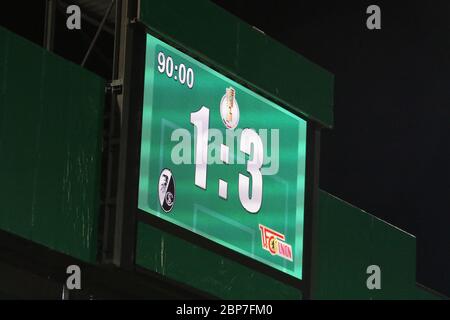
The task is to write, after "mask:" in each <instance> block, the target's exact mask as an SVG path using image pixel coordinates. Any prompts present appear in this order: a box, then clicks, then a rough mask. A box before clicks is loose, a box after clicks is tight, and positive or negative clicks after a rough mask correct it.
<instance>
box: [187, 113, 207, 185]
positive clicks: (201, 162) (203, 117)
mask: <svg viewBox="0 0 450 320" xmlns="http://www.w3.org/2000/svg"><path fill="white" fill-rule="evenodd" d="M191 123H192V124H193V125H194V126H195V129H196V131H197V132H196V134H195V137H196V140H197V141H195V159H194V163H195V185H196V186H199V187H200V188H202V189H206V174H207V172H206V170H207V163H208V130H209V109H208V108H206V107H201V108H200V110H198V111H197V112H193V113H191Z"/></svg>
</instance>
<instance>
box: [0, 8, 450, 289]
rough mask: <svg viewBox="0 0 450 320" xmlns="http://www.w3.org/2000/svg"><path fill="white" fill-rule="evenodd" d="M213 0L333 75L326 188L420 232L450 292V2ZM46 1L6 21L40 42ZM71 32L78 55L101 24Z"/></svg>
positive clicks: (425, 273) (425, 270) (428, 272)
mask: <svg viewBox="0 0 450 320" xmlns="http://www.w3.org/2000/svg"><path fill="white" fill-rule="evenodd" d="M214 2H216V3H217V4H219V5H221V6H222V7H224V8H225V9H226V10H228V11H230V12H231V13H233V14H235V15H236V16H238V17H240V18H241V19H243V20H245V21H247V22H248V23H250V24H251V25H254V26H256V27H258V28H259V29H261V30H263V31H264V32H265V33H266V34H268V35H270V36H272V37H273V38H275V39H277V40H279V41H280V42H282V43H284V44H285V45H287V46H288V47H290V48H292V49H294V50H296V51H297V52H299V53H300V54H302V55H304V56H305V57H307V58H308V59H310V60H311V61H313V62H315V63H317V64H319V65H321V66H322V67H324V68H326V69H327V70H329V71H330V72H332V73H333V74H334V75H335V106H334V110H335V127H334V129H333V130H324V131H323V133H322V150H321V170H320V174H321V177H320V186H321V188H322V189H324V190H326V191H328V192H330V193H332V194H334V195H336V196H338V197H340V198H342V199H344V200H346V201H348V202H350V203H352V204H354V205H356V206H358V207H360V208H362V209H364V210H366V211H368V212H370V213H372V214H374V215H376V216H377V217H380V218H381V219H384V220H386V221H388V222H389V223H391V224H394V225H396V226H398V227H400V228H402V229H404V230H406V231H408V232H410V233H412V234H414V235H416V237H417V246H418V247H417V280H418V281H419V282H420V283H422V284H424V285H426V286H428V287H431V288H433V289H436V290H438V291H440V292H442V293H444V294H446V295H447V296H450V232H449V231H450V169H449V164H450V1H448V0H446V1H444V0H433V1H425V0H421V1H373V2H368V1H364V0H360V1H349V0H348V1H345V2H344V1H333V2H332V1H326V2H325V1H289V2H288V1H271V2H264V3H262V2H261V1H258V2H256V1H242V0H215V1H214ZM42 3H43V1H33V2H30V5H29V7H28V11H27V12H22V13H21V16H20V17H18V16H17V15H14V14H13V12H19V9H21V7H20V6H21V5H20V3H19V2H17V4H13V3H12V2H10V3H9V8H10V9H9V10H6V9H5V8H6V6H5V5H2V15H1V21H0V22H1V23H0V25H4V26H6V27H8V28H9V29H12V30H13V31H15V32H16V33H19V34H20V35H22V36H25V37H27V38H29V39H30V40H32V41H35V42H38V43H41V42H42V39H41V37H42V30H43V28H42V26H43V17H44V11H43V6H42ZM343 3H345V5H344V4H343ZM294 4H295V5H294ZM370 4H377V5H379V6H380V7H381V12H382V30H376V31H370V30H367V28H366V18H367V14H366V8H367V6H368V5H370ZM32 6H35V8H31V7H32ZM3 13H8V14H7V15H6V14H3ZM27 13H28V14H32V16H30V17H29V18H26V17H27V16H26V14H27ZM58 23H59V25H62V26H63V23H64V21H63V20H62V18H61V15H60V16H59V20H58ZM64 30H65V28H64V26H63V27H62V28H60V29H59V31H57V35H56V42H57V44H56V52H57V53H59V54H61V55H63V56H65V57H66V58H68V59H71V60H72V61H74V62H77V63H80V61H81V60H82V57H83V53H84V52H85V51H86V50H87V47H88V45H89V40H90V39H91V38H92V36H93V34H94V32H95V29H93V28H83V31H82V32H80V33H79V34H76V33H73V32H72V33H68V32H67V31H64ZM74 44H75V45H74ZM111 52H112V37H111V36H108V35H105V34H103V35H102V36H101V37H100V42H99V45H98V46H97V48H96V49H95V51H94V52H93V55H92V58H90V60H89V62H88V64H87V67H88V68H90V69H92V70H94V71H96V72H97V73H99V74H100V75H102V76H103V77H106V78H109V77H110V68H109V66H110V65H111V63H112V61H111Z"/></svg>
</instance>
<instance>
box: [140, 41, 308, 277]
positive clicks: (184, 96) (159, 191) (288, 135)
mask: <svg viewBox="0 0 450 320" xmlns="http://www.w3.org/2000/svg"><path fill="white" fill-rule="evenodd" d="M268 63H270V61H268ZM143 94H144V98H143V106H142V132H141V141H140V164H139V191H138V208H139V211H140V212H139V215H152V216H154V217H157V218H158V219H162V220H165V221H167V222H169V223H172V224H175V225H176V226H178V227H181V228H184V229H186V230H188V231H189V232H192V234H193V235H194V234H195V236H198V237H203V238H206V239H208V240H209V241H213V242H215V243H216V244H219V245H220V246H223V247H226V248H228V249H230V250H233V251H235V252H237V253H239V254H242V255H244V256H246V257H248V258H250V259H253V260H256V261H258V262H260V263H263V264H265V265H267V266H269V267H271V268H274V269H277V270H279V271H281V272H283V273H285V274H288V275H290V276H292V277H295V278H297V279H302V269H303V268H302V267H303V265H304V263H303V256H304V236H303V235H304V215H305V212H304V211H305V187H306V179H305V176H306V170H305V167H306V147H307V146H306V141H307V122H306V121H305V120H303V119H302V118H300V117H298V116H296V115H294V114H293V113H291V112H289V111H287V110H286V109H284V108H283V107H281V106H280V105H278V104H276V103H274V102H273V101H270V100H268V99H266V98H265V97H263V96H261V95H260V94H258V93H256V92H254V91H252V90H250V89H249V88H247V87H245V86H243V85H242V84H240V83H238V82H236V81H234V80H232V79H230V78H229V77H227V76H225V75H223V74H221V73H219V72H217V71H216V70H214V69H212V68H211V67H209V66H207V65H205V64H203V63H201V62H200V61H198V60H196V59H194V58H193V57H191V56H189V55H187V54H186V53H184V52H181V51H180V50H178V49H176V48H174V47H172V46H171V45H169V44H167V43H166V42H164V41H162V40H160V39H158V38H156V37H154V36H152V35H150V34H147V36H146V53H145V73H144V92H143Z"/></svg>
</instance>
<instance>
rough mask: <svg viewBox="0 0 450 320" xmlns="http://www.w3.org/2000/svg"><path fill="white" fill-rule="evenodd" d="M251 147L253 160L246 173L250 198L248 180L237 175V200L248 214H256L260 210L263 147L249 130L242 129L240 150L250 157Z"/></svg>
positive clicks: (254, 133)
mask: <svg viewBox="0 0 450 320" xmlns="http://www.w3.org/2000/svg"><path fill="white" fill-rule="evenodd" d="M252 145H253V158H252V159H251V160H249V161H248V163H247V171H248V172H249V173H250V175H251V176H252V196H251V197H250V178H249V177H247V176H246V175H243V174H241V173H240V174H239V200H241V203H242V206H243V207H244V208H245V210H247V211H248V212H250V213H256V212H258V211H259V209H260V208H261V202H262V190H263V179H262V174H261V170H260V169H261V166H262V165H263V159H264V147H263V143H262V141H261V138H260V137H259V135H258V134H257V133H256V132H255V131H254V130H251V129H244V130H243V131H242V135H241V143H240V149H241V151H242V152H244V153H246V154H248V155H249V156H250V155H251V150H252Z"/></svg>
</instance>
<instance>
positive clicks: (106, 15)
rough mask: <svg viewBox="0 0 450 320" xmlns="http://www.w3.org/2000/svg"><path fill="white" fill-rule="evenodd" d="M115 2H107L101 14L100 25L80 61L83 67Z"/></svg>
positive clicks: (113, 0) (114, 0)
mask: <svg viewBox="0 0 450 320" xmlns="http://www.w3.org/2000/svg"><path fill="white" fill-rule="evenodd" d="M115 2H116V0H112V1H111V3H110V4H109V7H108V9H107V10H106V12H105V15H104V16H103V19H102V22H100V25H99V26H98V28H97V32H96V33H95V36H94V39H92V42H91V44H90V46H89V49H88V51H87V52H86V55H85V56H84V59H83V62H81V66H82V67H84V65H85V63H86V61H87V59H88V58H89V54H90V53H91V50H92V48H93V47H94V45H95V43H96V42H97V38H98V36H99V35H100V32H101V31H102V29H103V26H104V25H105V22H106V19H108V17H109V14H110V12H111V9H112V7H113V6H114V3H115Z"/></svg>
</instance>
